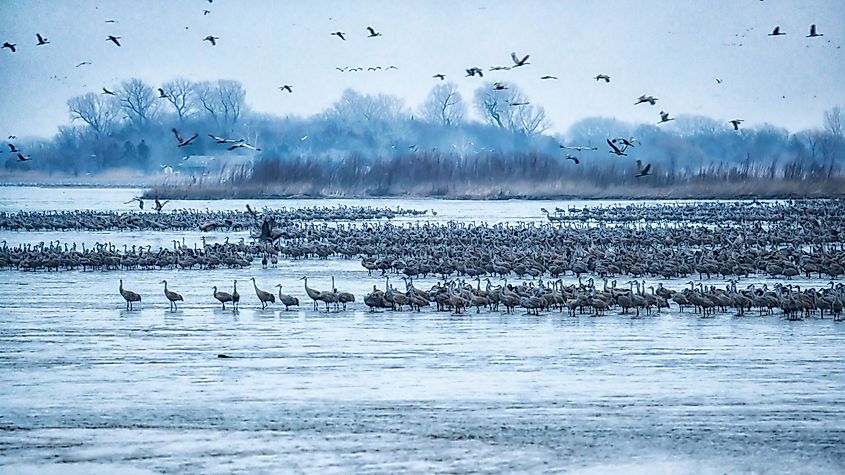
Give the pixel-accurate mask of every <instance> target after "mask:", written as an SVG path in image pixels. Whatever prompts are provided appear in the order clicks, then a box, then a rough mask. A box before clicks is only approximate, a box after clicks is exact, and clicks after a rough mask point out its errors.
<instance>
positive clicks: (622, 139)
mask: <svg viewBox="0 0 845 475" xmlns="http://www.w3.org/2000/svg"><path fill="white" fill-rule="evenodd" d="M635 141H636V139H634V137H631V138H630V139H626V138H625V137H616V138H615V139H613V140H611V142H613V143H621V144H622V145H624V146H625V147H626V148H627V147H633V146H634V142H635Z"/></svg>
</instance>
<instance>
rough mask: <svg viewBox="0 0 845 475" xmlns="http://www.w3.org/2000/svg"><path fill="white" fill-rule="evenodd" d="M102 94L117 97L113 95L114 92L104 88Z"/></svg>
mask: <svg viewBox="0 0 845 475" xmlns="http://www.w3.org/2000/svg"><path fill="white" fill-rule="evenodd" d="M103 94H106V95H109V96H116V95H117V94H115V93H114V91H110V90H108V89H106V88H103Z"/></svg>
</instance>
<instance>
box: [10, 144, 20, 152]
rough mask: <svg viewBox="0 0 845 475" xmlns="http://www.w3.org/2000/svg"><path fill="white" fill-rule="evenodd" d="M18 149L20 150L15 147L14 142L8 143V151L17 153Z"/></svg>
mask: <svg viewBox="0 0 845 475" xmlns="http://www.w3.org/2000/svg"><path fill="white" fill-rule="evenodd" d="M20 151H21V150H20V149H19V148H17V147H15V144H13V143H10V144H9V152H10V153H18V152H20Z"/></svg>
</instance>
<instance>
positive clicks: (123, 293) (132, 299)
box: [118, 279, 141, 310]
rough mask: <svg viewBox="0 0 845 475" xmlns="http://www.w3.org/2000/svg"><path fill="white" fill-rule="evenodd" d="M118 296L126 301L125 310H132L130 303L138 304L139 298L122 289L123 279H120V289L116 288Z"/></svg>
mask: <svg viewBox="0 0 845 475" xmlns="http://www.w3.org/2000/svg"><path fill="white" fill-rule="evenodd" d="M118 290H119V291H120V295H121V296H123V298H124V299H126V310H132V302H140V301H141V296H140V295H138V294H137V293H135V292H132V291H131V290H126V289H124V288H123V279H120V287H119V288H118Z"/></svg>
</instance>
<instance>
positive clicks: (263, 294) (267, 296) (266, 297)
mask: <svg viewBox="0 0 845 475" xmlns="http://www.w3.org/2000/svg"><path fill="white" fill-rule="evenodd" d="M249 280H251V281H252V286H253V287H255V295H257V296H258V300H259V301H261V310H264V309H265V308H267V302H270V303H274V302H275V301H276V296H275V295H273V294H272V293H271V292H267V291H266V290H261V289H259V288H258V284H256V283H255V277H251V278H250V279H249Z"/></svg>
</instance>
